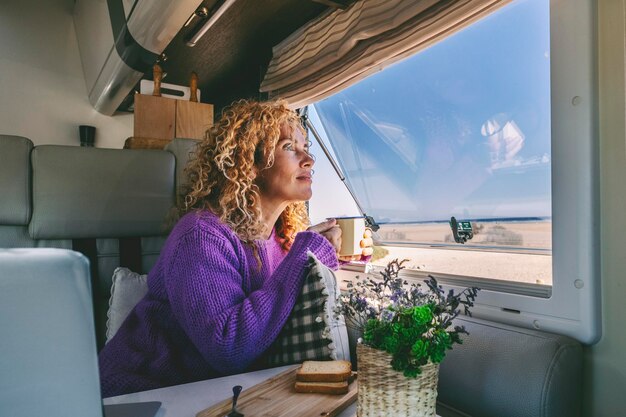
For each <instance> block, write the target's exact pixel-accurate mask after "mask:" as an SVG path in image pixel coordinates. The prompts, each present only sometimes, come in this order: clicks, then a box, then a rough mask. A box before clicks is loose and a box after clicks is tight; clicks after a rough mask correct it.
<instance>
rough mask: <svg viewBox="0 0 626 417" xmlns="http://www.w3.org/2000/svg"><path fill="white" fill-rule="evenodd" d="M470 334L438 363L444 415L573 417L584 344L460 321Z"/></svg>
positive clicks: (577, 412)
mask: <svg viewBox="0 0 626 417" xmlns="http://www.w3.org/2000/svg"><path fill="white" fill-rule="evenodd" d="M457 321H458V322H457V323H456V324H458V325H464V326H465V327H466V328H467V330H468V331H469V333H470V335H469V336H466V337H465V338H464V342H463V344H462V345H455V346H454V349H453V350H451V351H450V352H449V353H448V354H447V356H446V358H445V359H444V361H443V362H442V363H441V368H440V375H439V394H438V398H437V400H438V403H439V404H438V408H437V411H438V413H439V414H440V415H441V416H442V417H448V416H476V417H478V416H480V417H504V416H506V417H563V416H567V417H576V416H579V415H580V405H581V392H582V346H581V345H580V343H578V342H577V341H575V340H573V339H570V338H568V337H565V336H560V335H555V334H550V333H544V332H539V331H534V330H528V329H522V328H518V327H514V326H508V325H505V324H499V323H493V322H488V321H484V320H478V319H469V318H459V319H457Z"/></svg>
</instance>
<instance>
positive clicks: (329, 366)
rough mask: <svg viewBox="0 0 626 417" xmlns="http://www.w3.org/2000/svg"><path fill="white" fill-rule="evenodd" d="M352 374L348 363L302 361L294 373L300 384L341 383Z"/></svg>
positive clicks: (350, 365)
mask: <svg viewBox="0 0 626 417" xmlns="http://www.w3.org/2000/svg"><path fill="white" fill-rule="evenodd" d="M351 374H352V364H351V363H350V362H349V361H304V362H302V366H301V367H300V369H298V371H297V372H296V381H300V382H342V381H347V380H348V378H349V377H350V375H351Z"/></svg>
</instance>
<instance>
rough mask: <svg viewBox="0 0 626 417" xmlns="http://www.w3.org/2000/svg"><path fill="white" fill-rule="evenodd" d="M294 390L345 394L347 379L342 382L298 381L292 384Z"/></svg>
mask: <svg viewBox="0 0 626 417" xmlns="http://www.w3.org/2000/svg"><path fill="white" fill-rule="evenodd" d="M294 388H295V389H296V392H304V393H317V394H337V395H339V394H346V393H347V392H348V381H342V382H299V381H296V384H295V385H294Z"/></svg>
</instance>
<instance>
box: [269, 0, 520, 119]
mask: <svg viewBox="0 0 626 417" xmlns="http://www.w3.org/2000/svg"><path fill="white" fill-rule="evenodd" d="M510 1H511V0H359V1H357V2H355V3H353V4H352V5H351V6H350V7H349V8H347V9H345V10H340V9H338V10H333V11H331V12H328V13H325V14H323V15H321V16H320V17H318V18H316V19H314V20H312V21H311V22H309V23H307V24H306V25H305V26H303V27H302V28H300V29H299V30H298V31H296V32H294V33H293V34H292V35H291V36H289V37H288V38H287V39H285V40H284V41H283V42H281V43H280V44H278V45H277V46H275V47H274V48H273V50H272V52H273V56H272V60H271V61H270V64H269V66H268V70H267V73H266V74H265V78H264V79H263V82H262V83H261V88H260V90H261V91H262V92H267V93H269V95H270V97H272V98H284V99H286V100H288V101H289V103H290V105H291V106H292V107H293V108H298V107H302V106H305V105H307V104H310V103H314V102H316V101H319V100H321V99H323V98H326V97H328V96H330V95H332V94H334V93H336V92H338V91H340V90H342V89H344V88H346V87H348V86H350V85H352V84H354V83H356V82H357V81H359V80H361V79H363V78H365V77H366V76H368V75H370V74H372V73H374V72H377V71H381V70H382V69H383V68H385V67H386V66H388V65H390V64H392V63H394V62H396V61H398V60H400V59H403V58H406V57H408V56H410V55H413V54H414V53H416V52H417V51H420V50H422V49H424V48H426V47H428V46H430V45H432V44H433V43H435V42H437V41H439V40H441V39H443V38H445V37H446V36H449V35H451V34H453V33H455V32H457V31H458V30H460V29H462V28H464V27H465V26H467V25H469V24H471V23H472V22H475V21H476V20H478V19H480V18H482V17H484V16H486V15H488V14H489V13H491V12H493V11H494V10H496V9H497V8H499V7H501V6H503V5H505V4H507V3H509V2H510Z"/></svg>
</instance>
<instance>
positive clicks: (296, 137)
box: [257, 124, 315, 204]
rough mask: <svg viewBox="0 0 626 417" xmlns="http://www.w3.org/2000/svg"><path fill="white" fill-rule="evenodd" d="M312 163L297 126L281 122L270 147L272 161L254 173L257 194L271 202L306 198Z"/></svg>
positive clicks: (309, 191) (309, 194)
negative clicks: (271, 148)
mask: <svg viewBox="0 0 626 417" xmlns="http://www.w3.org/2000/svg"><path fill="white" fill-rule="evenodd" d="M314 163H315V162H314V161H313V158H312V157H311V155H310V154H309V145H308V143H307V140H306V139H305V137H304V136H303V135H302V132H301V131H300V129H296V128H291V127H290V126H289V125H287V124H284V125H283V126H281V129H280V138H279V139H278V143H276V148H274V165H272V166H271V167H269V168H266V169H263V170H261V171H260V172H259V176H258V177H257V185H258V186H259V190H260V194H261V198H262V199H264V200H265V201H266V202H272V203H273V204H282V203H291V202H296V201H306V200H309V199H310V198H311V195H312V194H313V192H312V190H311V184H312V183H313V179H312V174H313V171H312V169H313V164H314Z"/></svg>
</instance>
